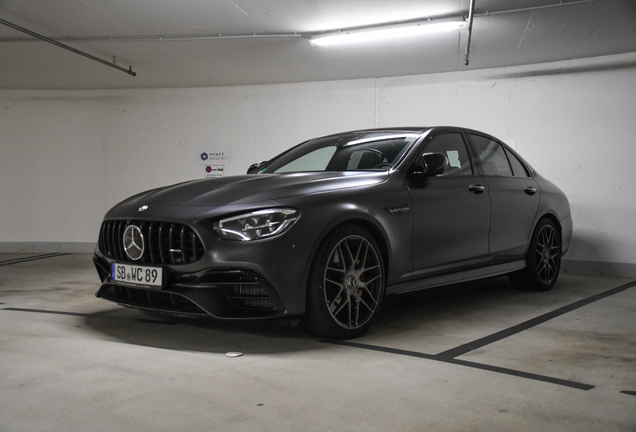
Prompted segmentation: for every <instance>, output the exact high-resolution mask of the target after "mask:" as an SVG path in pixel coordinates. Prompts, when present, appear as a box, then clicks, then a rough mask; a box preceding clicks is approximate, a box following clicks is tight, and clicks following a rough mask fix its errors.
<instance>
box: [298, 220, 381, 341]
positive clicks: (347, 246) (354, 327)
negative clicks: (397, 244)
mask: <svg viewBox="0 0 636 432" xmlns="http://www.w3.org/2000/svg"><path fill="white" fill-rule="evenodd" d="M384 285H385V282H384V263H383V261H382V255H381V253H380V248H379V247H378V244H377V242H376V241H375V240H374V239H373V237H372V236H371V235H370V234H369V233H368V232H367V231H366V230H364V229H363V228H361V227H359V226H357V225H344V226H342V227H339V228H336V230H334V231H332V232H331V233H330V234H329V235H328V236H327V237H326V238H325V240H324V241H323V242H322V244H321V246H320V247H319V248H318V251H317V252H316V256H315V258H314V261H313V263H312V267H311V270H310V273H309V281H308V286H307V305H306V306H307V307H306V312H305V315H304V317H303V322H304V324H305V326H306V327H307V328H308V329H309V330H310V331H311V332H312V333H314V334H315V335H316V336H318V337H322V338H330V339H351V338H354V337H357V336H359V335H361V334H362V333H364V332H365V331H366V330H367V329H368V328H369V326H370V325H371V322H372V321H373V320H374V319H375V317H376V316H377V314H378V312H379V310H380V306H381V304H382V300H383V297H384V288H385V286H384Z"/></svg>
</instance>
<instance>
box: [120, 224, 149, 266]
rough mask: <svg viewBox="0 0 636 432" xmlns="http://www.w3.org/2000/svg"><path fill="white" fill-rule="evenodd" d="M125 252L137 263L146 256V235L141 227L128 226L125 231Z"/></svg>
mask: <svg viewBox="0 0 636 432" xmlns="http://www.w3.org/2000/svg"><path fill="white" fill-rule="evenodd" d="M123 240H124V250H125V251H126V255H128V258H130V259H131V260H133V261H137V260H138V259H140V258H141V257H142V256H143V254H144V235H143V234H142V233H141V230H140V229H139V227H137V226H135V225H128V227H126V230H125V231H124V239H123Z"/></svg>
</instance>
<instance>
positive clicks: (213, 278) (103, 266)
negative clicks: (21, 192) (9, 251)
mask: <svg viewBox="0 0 636 432" xmlns="http://www.w3.org/2000/svg"><path fill="white" fill-rule="evenodd" d="M571 236H572V218H571V215H570V207H569V203H568V200H567V198H566V197H565V195H564V194H563V192H562V191H561V190H560V189H559V188H558V187H556V186H555V185H554V184H552V183H551V182H549V181H548V180H546V179H545V178H543V177H542V176H541V175H539V174H538V173H537V172H536V171H535V170H534V169H533V168H532V167H531V166H530V165H529V164H528V163H527V162H526V161H525V160H523V159H522V158H521V157H520V156H519V155H518V154H517V153H516V152H515V151H514V150H512V149H511V148H509V147H508V146H506V145H505V144H503V143H502V142H501V141H499V140H497V139H496V138H494V137H492V136H490V135H487V134H485V133H482V132H478V131H474V130H469V129H464V128H458V127H421V128H387V129H372V130H361V131H353V132H346V133H340V134H336V135H330V136H326V137H321V138H316V139H312V140H309V141H306V142H304V143H302V144H300V145H298V146H295V147H293V148H291V149H290V150H288V151H286V152H284V153H282V154H280V155H278V156H276V157H275V158H273V159H271V160H270V161H266V162H259V163H256V164H254V165H252V166H251V167H250V169H249V170H248V173H247V174H246V175H240V176H229V177H221V178H212V179H203V180H194V181H190V182H186V183H180V184H176V185H172V186H167V187H162V188H159V189H154V190H150V191H147V192H143V193H140V194H138V195H135V196H133V197H131V198H128V199H127V200H125V201H123V202H121V203H119V204H117V205H116V206H115V207H113V208H112V209H111V210H110V211H109V212H108V213H107V214H106V216H105V218H104V221H103V223H102V227H101V231H100V234H99V242H98V245H97V247H96V249H95V256H94V258H93V259H94V262H95V266H96V268H97V271H98V273H99V275H100V278H101V280H102V286H101V288H100V289H99V291H98V292H97V294H96V295H97V297H100V298H103V299H106V300H110V301H113V302H116V303H119V304H121V305H125V306H130V307H135V308H140V309H149V310H155V311H163V312H166V313H171V314H175V315H181V316H184V315H191V316H197V315H200V316H212V317H215V318H218V319H265V318H281V317H289V318H291V317H294V318H296V317H299V318H302V320H303V322H304V323H305V324H306V326H307V328H308V329H309V330H311V331H312V332H313V333H314V334H316V335H318V336H320V337H327V338H341V339H345V338H351V337H356V336H358V335H360V334H361V333H362V332H364V331H365V330H366V329H367V328H368V327H369V326H370V325H371V323H372V321H373V319H374V318H375V317H376V315H377V314H378V312H379V310H380V306H381V304H382V301H383V299H384V297H385V296H386V295H388V294H397V293H404V292H409V291H414V290H419V289H424V288H430V287H437V286H442V285H448V284H452V283H457V282H462V281H467V280H474V279H480V278H487V277H492V276H498V275H504V274H507V275H509V277H510V280H511V281H512V282H513V283H514V284H516V285H519V286H521V287H524V288H526V289H532V290H548V289H550V288H551V287H552V286H553V285H554V284H555V282H556V280H557V278H558V275H559V270H560V265H561V257H562V255H563V254H564V253H565V252H566V250H567V249H568V246H569V243H570V239H571Z"/></svg>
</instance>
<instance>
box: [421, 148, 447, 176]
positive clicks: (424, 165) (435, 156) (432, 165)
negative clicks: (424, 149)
mask: <svg viewBox="0 0 636 432" xmlns="http://www.w3.org/2000/svg"><path fill="white" fill-rule="evenodd" d="M447 166H448V158H447V157H446V156H444V155H443V154H441V153H424V154H423V155H422V157H421V158H420V159H419V160H418V161H417V163H416V168H415V171H414V172H413V178H422V177H435V176H436V175H439V174H441V173H443V172H444V169H446V167H447Z"/></svg>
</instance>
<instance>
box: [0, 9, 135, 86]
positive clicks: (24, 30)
mask: <svg viewBox="0 0 636 432" xmlns="http://www.w3.org/2000/svg"><path fill="white" fill-rule="evenodd" d="M0 24H4V25H6V26H7V27H11V28H12V29H15V30H18V31H20V32H22V33H26V34H28V35H29V36H33V37H34V38H36V39H40V40H42V41H44V42H48V43H50V44H53V45H55V46H58V47H60V48H64V49H65V50H68V51H70V52H72V53H75V54H79V55H81V56H83V57H86V58H88V59H91V60H93V61H96V62H98V63H101V64H104V65H106V66H110V67H112V68H115V69H117V70H120V71H122V72H125V73H127V74H128V75H132V76H136V75H137V73H135V72H133V70H132V66H130V67H129V68H128V69H124V68H122V67H119V66H117V65H116V64H113V63H109V62H107V61H106V60H102V59H100V58H98V57H95V56H93V55H90V54H88V53H85V52H84V51H80V50H78V49H75V48H72V47H70V46H68V45H64V44H63V43H60V42H58V41H56V40H53V39H51V38H48V37H46V36H42V35H41V34H38V33H35V32H32V31H31V30H28V29H25V28H24V27H20V26H19V25H16V24H13V23H10V22H9V21H5V20H3V19H2V18H0Z"/></svg>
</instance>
